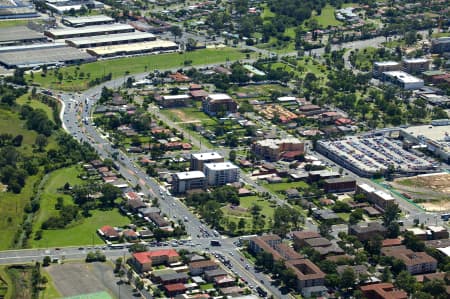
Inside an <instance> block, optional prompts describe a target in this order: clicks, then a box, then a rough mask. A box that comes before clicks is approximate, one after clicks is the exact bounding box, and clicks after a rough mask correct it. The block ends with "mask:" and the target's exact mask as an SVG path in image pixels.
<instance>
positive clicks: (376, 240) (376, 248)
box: [366, 234, 383, 255]
mask: <svg viewBox="0 0 450 299" xmlns="http://www.w3.org/2000/svg"><path fill="white" fill-rule="evenodd" d="M382 242H383V238H382V237H381V236H380V235H379V234H375V235H374V236H373V238H371V239H370V240H369V241H368V242H367V244H366V250H367V252H368V253H370V254H372V255H379V254H380V250H381V245H382Z"/></svg>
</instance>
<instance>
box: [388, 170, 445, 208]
mask: <svg viewBox="0 0 450 299" xmlns="http://www.w3.org/2000/svg"><path fill="white" fill-rule="evenodd" d="M391 185H392V186H393V187H394V188H395V189H396V190H398V192H400V193H401V194H402V195H404V196H406V197H408V198H411V200H414V201H416V202H418V203H419V204H420V205H422V206H423V207H424V208H425V209H426V210H429V211H443V210H450V174H449V173H438V174H432V175H421V176H415V177H410V178H402V179H396V180H395V181H394V182H392V183H391Z"/></svg>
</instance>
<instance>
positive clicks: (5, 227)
mask: <svg viewBox="0 0 450 299" xmlns="http://www.w3.org/2000/svg"><path fill="white" fill-rule="evenodd" d="M4 133H8V134H12V135H13V136H16V135H19V134H21V135H22V136H23V141H22V146H21V147H20V148H19V151H20V152H22V153H23V154H26V155H31V154H32V146H31V145H32V144H34V142H35V139H36V136H37V134H36V132H34V131H29V130H27V129H25V128H24V122H23V121H22V120H20V119H19V118H18V116H17V114H15V113H14V112H11V111H7V110H3V109H2V110H0V134H4ZM38 180H39V177H38V176H31V177H28V179H27V181H26V184H25V186H24V188H23V189H22V191H21V193H19V194H14V193H10V192H0V230H1V232H2V233H1V234H0V249H1V250H4V249H8V248H10V246H11V244H12V240H13V238H14V234H15V232H16V231H17V229H18V227H19V225H20V224H21V222H22V217H23V208H24V206H25V204H26V203H27V202H28V201H29V199H30V198H31V197H32V195H33V186H34V184H35V183H37V181H38Z"/></svg>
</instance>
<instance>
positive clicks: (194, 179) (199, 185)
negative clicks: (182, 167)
mask: <svg viewBox="0 0 450 299" xmlns="http://www.w3.org/2000/svg"><path fill="white" fill-rule="evenodd" d="M205 187H206V177H205V175H204V174H203V172H201V171H198V170H194V171H184V172H178V173H174V174H173V175H172V192H173V193H174V194H179V193H185V192H186V191H188V190H192V189H204V188H205Z"/></svg>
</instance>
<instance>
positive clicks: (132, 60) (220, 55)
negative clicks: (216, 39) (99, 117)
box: [26, 48, 245, 91]
mask: <svg viewBox="0 0 450 299" xmlns="http://www.w3.org/2000/svg"><path fill="white" fill-rule="evenodd" d="M244 58H245V54H244V53H242V52H241V51H240V50H238V49H234V48H218V49H202V50H197V51H193V52H186V53H184V54H181V53H170V54H160V55H147V56H138V57H127V58H119V59H112V60H101V61H97V62H93V63H87V64H83V65H80V66H78V68H79V70H77V67H76V66H70V67H64V68H61V69H60V73H62V74H63V77H64V78H63V80H62V82H61V84H60V83H59V81H58V79H57V77H56V76H55V75H54V71H51V70H50V71H49V72H48V73H47V76H45V77H42V76H41V74H40V73H36V74H34V76H33V77H34V78H33V79H32V78H31V76H30V75H27V77H26V78H27V80H28V81H34V82H35V83H37V84H40V85H41V86H45V87H48V88H53V89H61V90H69V91H70V90H72V91H77V90H84V89H87V88H88V85H87V83H88V81H89V80H92V79H94V78H100V77H101V76H103V75H104V74H108V73H112V77H113V78H117V77H121V76H124V75H125V73H127V72H128V73H129V74H136V73H143V72H145V71H146V70H147V71H152V70H156V69H169V68H176V67H180V68H182V67H183V66H184V61H186V60H191V61H192V65H203V64H211V63H217V62H226V61H227V60H229V61H235V60H240V59H244ZM75 72H77V74H80V73H81V72H83V73H84V74H85V77H84V78H79V77H78V76H75ZM87 74H89V78H90V79H86V77H87ZM69 76H72V77H73V78H75V79H73V80H68V79H67V78H68V77H69Z"/></svg>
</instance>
